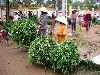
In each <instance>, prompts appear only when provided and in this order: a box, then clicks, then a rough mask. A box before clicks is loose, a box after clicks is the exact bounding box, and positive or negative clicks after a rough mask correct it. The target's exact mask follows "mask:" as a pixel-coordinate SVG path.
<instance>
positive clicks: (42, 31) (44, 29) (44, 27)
mask: <svg viewBox="0 0 100 75" xmlns="http://www.w3.org/2000/svg"><path fill="white" fill-rule="evenodd" d="M47 14H48V13H47V10H46V9H44V10H41V15H40V19H39V25H40V27H39V31H38V34H39V35H40V36H47V35H48V15H47Z"/></svg>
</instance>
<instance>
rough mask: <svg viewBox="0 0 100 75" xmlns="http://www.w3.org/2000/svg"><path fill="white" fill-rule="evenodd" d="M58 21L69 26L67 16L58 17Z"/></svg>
mask: <svg viewBox="0 0 100 75" xmlns="http://www.w3.org/2000/svg"><path fill="white" fill-rule="evenodd" d="M56 21H59V22H62V23H64V24H65V25H67V19H66V18H65V16H59V17H57V18H56Z"/></svg>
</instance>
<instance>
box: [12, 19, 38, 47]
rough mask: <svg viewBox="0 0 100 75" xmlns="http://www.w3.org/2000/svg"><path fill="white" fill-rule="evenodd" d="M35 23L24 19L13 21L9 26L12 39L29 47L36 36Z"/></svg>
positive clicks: (20, 44)
mask: <svg viewBox="0 0 100 75" xmlns="http://www.w3.org/2000/svg"><path fill="white" fill-rule="evenodd" d="M36 25H37V24H36V23H35V22H33V21H32V20H28V19H24V20H19V21H17V22H14V24H13V25H12V26H11V34H12V39H13V40H14V41H15V42H16V43H17V44H18V45H19V46H24V47H29V46H30V43H31V41H33V40H34V39H35V38H36V36H37V26H36Z"/></svg>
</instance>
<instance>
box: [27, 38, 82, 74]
mask: <svg viewBox="0 0 100 75" xmlns="http://www.w3.org/2000/svg"><path fill="white" fill-rule="evenodd" d="M28 55H29V60H30V62H31V63H38V64H43V65H45V66H46V67H49V68H52V69H53V70H54V71H61V72H62V73H64V74H66V73H67V72H70V71H74V69H75V67H76V66H77V65H78V64H79V63H80V58H79V53H78V50H77V46H76V45H75V44H74V43H73V42H72V41H66V42H64V43H63V44H57V43H56V42H55V41H53V40H52V39H51V38H50V37H42V38H41V37H39V38H36V39H35V40H34V41H33V42H32V44H31V46H30V48H29V52H28Z"/></svg>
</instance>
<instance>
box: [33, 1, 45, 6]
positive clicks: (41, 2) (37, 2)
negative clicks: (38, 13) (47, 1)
mask: <svg viewBox="0 0 100 75" xmlns="http://www.w3.org/2000/svg"><path fill="white" fill-rule="evenodd" d="M34 1H36V4H37V5H40V6H41V5H43V4H44V0H34Z"/></svg>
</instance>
